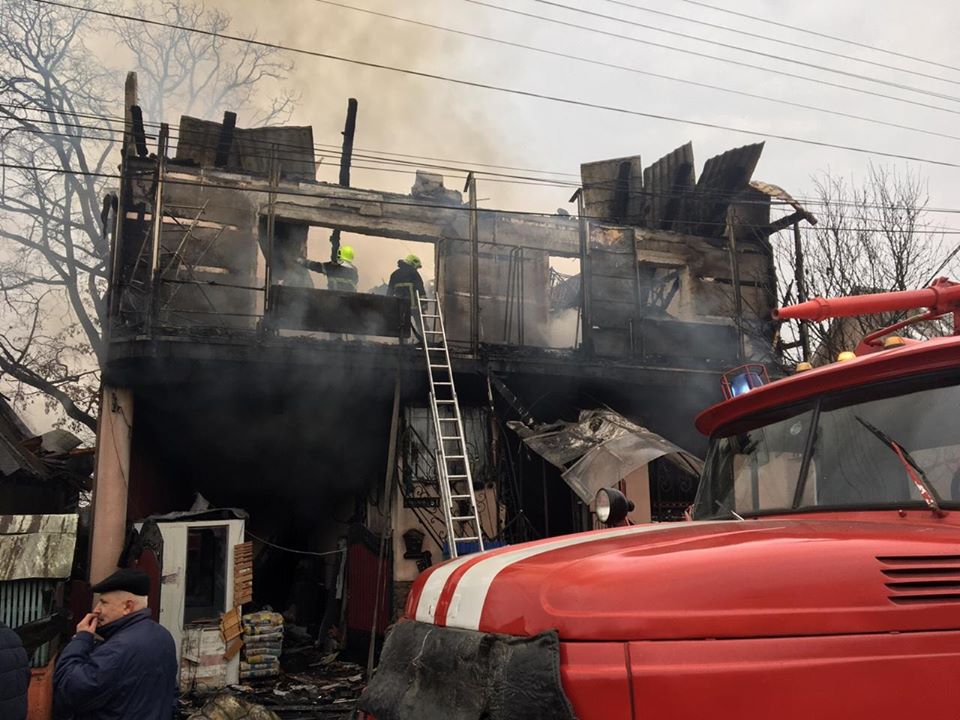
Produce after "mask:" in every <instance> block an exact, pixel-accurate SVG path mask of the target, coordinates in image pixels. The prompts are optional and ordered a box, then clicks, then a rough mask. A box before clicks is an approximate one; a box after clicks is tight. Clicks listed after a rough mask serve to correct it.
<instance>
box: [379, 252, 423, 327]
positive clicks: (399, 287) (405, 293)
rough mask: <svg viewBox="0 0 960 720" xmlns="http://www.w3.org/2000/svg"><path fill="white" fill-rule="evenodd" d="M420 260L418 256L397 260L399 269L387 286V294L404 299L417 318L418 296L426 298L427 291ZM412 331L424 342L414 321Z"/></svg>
mask: <svg viewBox="0 0 960 720" xmlns="http://www.w3.org/2000/svg"><path fill="white" fill-rule="evenodd" d="M420 268H421V263H420V258H418V257H417V256H416V255H407V256H406V257H405V258H403V260H397V269H396V270H394V271H393V273H391V275H390V282H389V284H388V285H387V294H388V295H391V296H393V297H397V298H402V299H404V300H406V301H408V302H409V303H410V315H411V317H413V318H416V317H417V313H418V309H417V295H420V296H421V297H426V295H427V291H426V290H425V289H424V287H423V278H422V277H420V272H419V271H420ZM411 329H412V330H413V334H414V335H415V336H416V338H417V340H419V341H420V342H423V338H422V337H421V333H420V330H419V328H417V321H416V320H414V321H413V323H412V325H411Z"/></svg>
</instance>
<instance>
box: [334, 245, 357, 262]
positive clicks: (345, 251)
mask: <svg viewBox="0 0 960 720" xmlns="http://www.w3.org/2000/svg"><path fill="white" fill-rule="evenodd" d="M354 257H356V255H355V253H354V252H353V248H352V247H351V246H350V245H344V246H343V247H341V248H340V252H338V253H337V260H346V261H347V262H353V258H354Z"/></svg>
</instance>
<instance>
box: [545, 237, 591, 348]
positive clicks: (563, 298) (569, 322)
mask: <svg viewBox="0 0 960 720" xmlns="http://www.w3.org/2000/svg"><path fill="white" fill-rule="evenodd" d="M549 264H550V286H549V288H548V300H549V313H548V317H547V325H546V328H545V329H544V333H543V336H544V340H545V343H544V344H545V345H546V347H550V348H564V349H565V348H575V347H577V346H579V344H580V319H581V314H582V310H581V307H580V306H581V304H582V299H583V298H582V296H581V290H580V259H579V258H569V257H556V256H550V258H549Z"/></svg>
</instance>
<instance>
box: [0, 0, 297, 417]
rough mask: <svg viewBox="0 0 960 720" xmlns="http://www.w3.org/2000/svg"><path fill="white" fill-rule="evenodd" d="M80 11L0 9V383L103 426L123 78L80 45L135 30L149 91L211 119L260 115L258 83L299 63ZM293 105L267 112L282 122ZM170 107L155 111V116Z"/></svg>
mask: <svg viewBox="0 0 960 720" xmlns="http://www.w3.org/2000/svg"><path fill="white" fill-rule="evenodd" d="M77 4H78V5H79V6H81V7H82V8H84V9H83V10H71V9H66V8H61V7H57V6H51V5H41V4H38V3H35V2H31V1H30V0H3V3H2V5H0V123H2V125H0V140H2V142H0V164H2V167H0V173H2V175H0V240H2V241H3V242H2V245H0V379H2V381H3V383H4V387H5V388H6V389H7V391H8V392H9V393H12V394H13V399H14V400H15V401H18V402H20V403H22V402H23V401H26V400H27V399H28V398H29V397H31V396H32V395H34V394H36V393H40V394H42V395H43V396H44V397H45V398H46V399H47V407H48V409H52V408H55V407H57V406H59V407H61V408H62V410H63V412H64V413H65V414H66V416H67V418H69V421H71V422H72V424H73V427H74V428H76V429H82V428H87V429H89V430H95V428H96V412H97V400H98V394H99V381H100V378H99V372H98V370H99V367H100V365H101V363H102V360H103V354H104V347H103V339H102V329H103V327H104V322H105V307H104V295H105V292H106V279H107V271H106V269H107V263H108V257H109V252H110V248H109V241H108V237H107V234H106V233H105V231H104V224H103V222H102V220H101V208H102V197H103V195H104V192H105V190H106V189H107V188H109V187H111V186H113V187H116V185H117V184H118V182H119V181H118V178H117V177H116V160H117V158H116V155H117V153H118V151H119V150H118V149H119V140H120V136H121V132H122V123H119V122H117V120H116V118H117V116H119V115H122V101H121V99H120V98H121V94H122V88H121V86H120V83H119V82H118V81H117V78H118V77H122V74H121V73H119V72H117V71H115V70H114V71H111V69H110V68H108V67H106V66H105V65H104V64H103V63H101V62H100V61H98V59H97V57H96V55H95V53H93V52H91V51H90V49H89V48H88V46H87V44H86V43H85V39H86V38H88V37H89V34H90V33H93V32H96V33H98V35H99V36H100V37H102V34H103V33H105V32H117V33H118V36H119V42H121V43H128V44H129V43H131V42H133V40H134V35H133V33H136V38H137V41H138V44H137V45H136V46H134V45H130V47H131V48H133V47H137V48H139V47H140V43H142V44H143V49H142V51H141V52H138V53H137V57H138V65H139V69H140V70H141V71H142V72H144V74H145V75H146V77H145V83H146V85H147V86H148V87H150V86H151V84H152V86H153V87H154V88H155V91H154V92H153V93H149V95H152V96H153V97H154V102H155V103H160V102H161V99H162V100H163V102H167V103H170V104H169V105H168V106H167V107H168V108H169V109H170V110H179V109H181V107H182V108H183V109H185V110H188V111H191V112H197V111H199V110H201V109H202V111H203V112H210V110H211V106H212V105H213V104H215V103H221V102H224V103H230V104H231V105H232V109H237V110H241V111H246V112H249V113H251V114H253V113H254V112H256V110H255V106H254V105H252V103H253V101H254V99H255V97H256V94H257V92H258V91H259V86H260V84H261V83H262V82H264V81H266V80H269V79H274V80H279V79H282V78H283V76H284V74H285V73H286V72H287V71H289V69H290V66H289V65H288V64H286V63H283V62H280V61H278V60H277V59H276V58H275V57H274V56H272V55H271V54H269V53H267V54H264V53H260V52H250V51H248V50H246V49H244V47H241V46H236V45H234V46H230V47H228V46H226V45H224V44H223V43H222V42H219V41H218V42H213V43H207V44H197V43H195V42H194V40H193V39H192V38H191V37H189V34H185V33H182V32H179V31H177V32H174V31H171V32H169V33H165V32H158V33H155V34H152V35H150V34H144V33H143V32H142V27H141V28H137V29H131V28H127V27H125V26H109V27H108V26H102V25H97V24H96V17H95V16H93V15H91V14H90V13H89V12H86V10H87V9H92V8H93V7H94V4H93V2H92V0H77ZM160 9H161V10H162V12H163V13H166V14H168V15H169V16H170V17H180V18H181V19H182V24H184V25H190V26H194V27H202V28H208V29H214V30H217V31H223V30H224V29H226V28H227V27H228V25H229V19H228V18H226V17H225V16H224V15H222V14H220V13H210V12H207V11H206V10H205V9H204V6H203V5H202V4H201V3H199V2H195V1H194V0H162V4H161V5H160ZM141 11H142V12H147V8H146V7H142V8H141ZM198 37H199V36H198ZM258 63H262V64H263V67H258V66H257V64H258ZM290 101H291V99H290V98H287V99H281V100H280V101H278V102H274V103H273V104H272V105H270V106H268V108H267V109H266V110H263V111H260V115H261V117H263V118H266V117H272V118H275V119H276V118H278V117H282V116H283V115H284V114H285V113H287V112H289V109H290V105H289V103H290ZM165 111H166V108H164V107H163V105H162V104H158V105H155V110H154V112H157V113H158V117H159V115H160V114H161V113H162V112H165Z"/></svg>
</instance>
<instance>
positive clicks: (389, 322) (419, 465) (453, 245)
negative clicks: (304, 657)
mask: <svg viewBox="0 0 960 720" xmlns="http://www.w3.org/2000/svg"><path fill="white" fill-rule="evenodd" d="M127 117H128V121H127V129H126V140H125V143H124V148H123V157H122V178H123V179H122V182H121V185H120V187H119V188H118V191H117V201H116V213H115V222H113V221H112V220H111V225H110V228H109V231H110V233H111V235H112V238H113V263H112V272H111V284H110V294H109V302H110V312H109V317H110V326H109V328H108V333H107V334H108V351H107V360H106V364H105V367H104V375H103V377H104V383H105V387H104V391H103V406H102V413H101V420H100V432H99V452H98V467H97V479H96V489H95V493H94V505H95V508H94V530H93V545H94V549H93V553H94V557H93V560H92V562H93V564H92V570H91V573H92V575H103V574H106V573H107V572H108V571H109V570H110V569H112V566H113V565H114V564H115V562H116V558H117V555H118V553H119V552H120V550H121V547H122V546H123V544H124V539H125V538H126V535H127V531H128V529H129V527H130V526H131V525H132V524H133V523H137V522H139V521H142V520H143V519H144V518H149V517H151V516H154V517H155V516H158V515H162V514H166V513H173V512H177V511H185V510H187V509H188V508H190V507H191V504H192V503H193V502H194V499H195V497H196V494H197V493H199V494H200V495H202V497H203V498H205V499H206V500H207V501H208V502H209V503H210V504H211V505H212V506H213V507H214V508H239V509H242V511H243V512H241V513H236V514H234V515H230V517H232V518H234V519H236V517H238V516H242V517H243V520H244V523H245V525H244V533H245V534H246V538H247V539H248V540H251V541H252V542H253V549H254V561H253V576H254V582H253V592H252V594H253V603H254V604H258V605H259V604H270V605H271V606H273V607H274V608H281V609H286V608H293V609H292V610H291V612H292V613H294V614H295V615H296V617H297V621H298V622H299V623H302V624H304V625H306V626H310V627H314V626H315V627H319V628H320V630H318V631H317V632H327V631H329V629H330V627H334V626H335V627H337V628H339V629H340V630H341V631H343V630H344V629H345V630H347V631H348V635H349V634H350V633H352V634H353V635H354V636H356V635H357V633H361V632H362V631H364V630H365V631H366V632H367V633H369V631H370V629H371V627H373V625H376V626H377V629H382V628H383V627H384V626H385V625H386V623H387V622H389V620H390V619H391V618H390V616H391V615H392V612H393V604H396V603H399V602H401V601H402V596H403V593H404V588H405V587H406V586H407V584H408V583H409V582H410V581H411V580H412V579H413V578H414V577H415V575H416V573H417V572H418V571H419V570H420V569H422V568H423V567H425V566H426V565H427V564H429V563H431V562H437V561H439V560H440V559H441V558H442V556H443V554H444V552H445V549H446V545H447V544H448V543H447V538H446V536H445V532H444V523H443V521H442V513H441V511H440V500H439V497H440V494H439V488H438V486H437V474H436V465H435V462H436V461H435V455H434V449H435V444H436V439H435V437H434V433H433V431H432V427H433V425H432V423H431V421H430V418H429V405H428V402H427V398H428V379H427V372H426V364H425V360H424V351H423V349H422V347H421V346H419V345H418V343H417V341H416V338H415V337H413V336H411V335H410V332H409V327H410V323H411V307H410V304H409V303H408V302H407V301H405V300H403V299H399V298H396V297H391V296H389V295H386V294H382V288H381V289H380V291H379V292H372V290H373V289H372V288H365V287H358V288H357V290H358V291H357V292H355V293H354V292H345V291H342V290H331V289H325V288H323V287H317V286H318V285H322V282H321V277H320V276H319V275H317V274H311V273H310V272H308V271H307V270H306V269H305V268H304V267H303V266H302V265H301V263H299V262H298V258H302V257H304V256H305V255H306V254H307V240H308V237H311V231H313V233H314V234H316V233H317V232H320V231H322V232H323V233H324V234H326V233H327V232H328V231H329V232H331V233H332V232H334V231H336V236H337V237H338V238H339V237H340V236H341V234H342V235H343V237H347V236H348V235H349V234H360V235H366V236H371V237H375V238H379V239H380V243H381V245H380V247H382V248H383V253H384V254H385V255H390V256H391V257H403V256H404V255H405V254H406V252H405V251H404V250H403V243H404V242H416V243H427V244H429V246H430V247H431V248H432V251H433V255H434V257H433V260H434V262H433V267H434V268H435V276H434V277H428V278H424V279H425V280H426V281H427V286H428V288H430V290H429V292H431V293H433V292H435V293H436V297H438V298H439V300H440V304H441V306H442V309H443V313H444V317H445V320H446V328H445V330H446V340H447V342H448V345H449V350H450V359H451V363H452V367H453V374H454V381H455V383H456V387H457V390H458V397H459V402H460V405H461V411H462V416H463V419H464V434H465V436H466V439H467V446H468V448H469V452H468V455H469V461H470V463H471V467H472V470H473V482H474V486H475V488H476V491H477V493H478V502H479V514H480V516H481V519H482V522H483V525H484V527H483V531H484V535H485V539H486V540H487V542H488V544H489V543H491V542H493V543H509V542H515V541H518V540H523V539H529V538H534V537H541V536H545V535H554V534H559V533H564V532H573V531H577V530H580V529H583V528H584V527H587V526H589V524H590V523H591V522H592V521H591V518H590V514H589V498H585V497H583V496H582V494H578V492H577V491H576V489H575V488H572V487H571V485H569V484H568V483H567V482H565V480H564V473H565V470H566V469H567V467H566V465H565V463H566V464H569V463H572V462H573V461H574V460H575V459H576V458H577V457H579V455H577V454H576V452H574V453H573V454H565V453H562V452H561V453H559V454H553V455H550V454H548V456H542V455H541V454H538V452H537V447H538V444H537V443H530V442H526V443H525V442H524V437H525V438H526V439H527V440H528V441H529V439H530V437H532V436H537V435H542V434H543V433H544V432H547V433H549V432H550V431H551V424H554V425H553V426H552V427H553V429H554V430H555V429H557V428H560V427H568V428H569V427H571V426H570V425H569V423H573V422H576V421H577V420H578V419H580V418H581V413H589V412H591V411H598V410H601V411H603V412H604V413H606V415H605V417H606V418H607V419H608V420H609V419H610V418H611V417H612V418H614V420H613V422H614V423H615V422H616V418H624V419H626V420H628V421H629V422H630V423H635V424H636V425H639V426H643V427H644V428H646V429H648V430H649V431H652V432H653V433H657V434H659V436H662V437H663V438H665V439H666V440H668V441H669V442H670V443H673V444H674V445H675V446H677V447H679V448H683V449H684V450H685V451H687V453H689V454H690V455H692V456H695V455H697V454H698V453H699V452H700V451H701V450H702V449H703V444H702V441H701V440H700V439H699V438H698V437H697V436H696V434H695V432H694V429H693V424H692V419H693V417H694V415H695V414H696V412H697V411H698V410H700V409H701V408H703V407H704V406H705V405H707V404H709V403H711V402H714V401H715V400H717V399H718V398H719V397H720V392H721V390H720V376H721V374H722V373H723V372H724V371H725V370H727V369H729V368H731V367H734V366H737V365H739V364H743V363H744V362H747V361H759V362H767V361H769V360H771V358H772V347H773V335H774V328H773V327H772V326H771V325H770V323H769V321H768V318H769V317H770V309H771V307H772V305H773V303H774V295H775V279H774V269H773V260H772V252H771V245H770V236H771V234H772V233H774V232H777V231H778V230H780V229H783V228H785V227H788V226H789V225H790V224H791V223H794V222H798V221H800V220H801V219H807V218H808V216H807V215H806V213H805V211H804V210H803V209H802V208H800V207H799V206H798V205H796V203H794V202H793V201H792V200H791V199H790V198H789V196H788V195H786V193H784V192H783V191H782V190H780V189H779V188H776V187H775V186H772V185H768V184H764V183H758V182H754V181H753V179H752V175H753V172H754V169H755V167H756V165H757V163H758V161H759V159H760V155H761V152H762V149H763V146H762V144H755V145H748V146H745V147H742V148H737V149H735V150H731V151H729V152H726V153H723V154H722V155H719V156H717V157H714V158H711V159H710V160H708V161H707V162H706V164H705V165H704V167H703V169H702V171H701V173H700V175H699V178H697V176H696V173H695V165H694V158H693V149H692V147H691V146H690V145H686V146H684V147H681V148H679V149H677V150H676V151H674V152H673V153H671V154H669V155H667V156H666V157H664V158H662V159H660V160H658V161H657V162H655V163H653V164H651V165H649V166H647V167H644V166H643V164H642V162H641V159H640V158H639V157H631V158H624V159H616V160H610V161H603V162H594V163H589V164H586V165H584V166H583V168H582V188H581V190H579V191H578V192H577V194H576V197H575V199H574V201H573V202H575V203H576V205H573V206H571V212H570V213H569V214H564V213H557V214H543V213H532V212H531V213H521V212H501V211H497V210H492V209H486V208H480V207H478V201H477V187H478V186H482V183H483V176H482V174H479V173H477V174H471V175H470V177H469V180H468V183H467V188H466V190H465V191H464V192H463V193H461V192H459V191H458V190H457V189H451V188H448V187H445V186H444V181H443V178H441V177H439V176H436V175H432V174H426V173H418V174H417V175H416V176H414V175H413V174H411V183H412V185H413V189H412V191H411V192H410V193H409V194H397V193H388V192H381V191H377V190H374V189H368V188H357V187H350V186H349V185H348V183H346V182H341V183H337V184H335V183H325V182H318V181H317V180H316V174H317V161H316V159H315V146H314V138H313V134H312V130H311V128H309V127H283V128H261V129H249V130H246V129H241V128H238V127H236V124H235V116H233V115H232V114H230V113H228V114H227V115H226V116H225V118H224V122H222V123H214V122H205V121H200V120H195V119H192V118H187V117H184V118H182V119H181V121H180V126H179V128H178V129H172V128H168V127H166V126H162V127H161V128H160V131H159V133H158V134H157V136H156V138H155V139H154V138H149V139H148V137H147V136H146V133H145V131H144V125H143V121H142V119H141V118H140V115H139V110H138V109H137V102H136V89H135V79H133V78H131V80H130V81H128V88H127ZM149 120H150V119H149V118H148V119H147V121H148V122H149ZM148 141H149V146H148ZM350 142H351V143H352V137H351V138H350ZM343 163H344V166H342V168H341V169H342V170H349V153H348V152H345V153H344V156H343ZM341 179H342V178H341ZM565 195H568V193H565ZM558 200H560V202H565V201H567V200H568V197H567V196H564V197H560V198H558ZM772 205H775V206H779V207H784V208H786V209H787V216H786V217H785V218H784V219H781V220H777V221H774V222H771V206H772ZM111 218H112V215H111ZM316 229H320V231H318V230H316ZM558 268H559V269H558ZM414 314H415V313H414ZM413 320H414V322H417V319H416V318H414V319H413ZM584 418H586V420H587V422H588V424H589V415H585V416H584ZM517 422H519V423H520V426H522V428H525V431H524V432H523V433H521V434H518V433H516V432H514V430H512V429H510V427H509V426H508V423H517ZM557 423H560V425H558V424H557ZM562 423H568V425H566V426H563V425H562ZM514 427H516V425H514ZM521 435H524V437H521ZM590 442H594V441H590ZM590 442H587V443H586V445H589V444H590ZM595 442H599V440H596V441H595ZM539 447H542V444H541V445H539ZM580 454H581V455H582V453H580ZM557 458H560V459H559V460H558V459H557ZM694 471H695V464H694V466H690V464H689V463H688V464H687V465H684V464H683V463H670V462H662V463H659V464H658V463H654V464H653V465H651V466H649V467H647V466H644V467H643V468H640V469H638V470H637V471H636V473H634V472H633V471H632V470H631V473H632V480H631V484H630V485H629V490H630V492H631V493H635V494H637V493H638V494H641V495H643V499H642V500H643V501H642V502H638V507H642V508H644V510H643V512H644V513H645V514H646V517H645V518H642V519H651V518H653V519H671V518H676V517H679V515H680V514H681V512H682V509H683V507H684V506H685V505H686V504H687V503H689V502H690V501H691V499H692V497H693V493H694V491H695V486H696V479H695V476H694V474H693V473H694ZM617 480H621V481H624V480H625V478H617ZM194 509H195V510H196V509H197V508H196V507H195V508H194ZM204 512H205V513H207V514H201V515H200V516H195V515H193V516H191V515H187V516H174V517H176V519H178V520H183V519H184V518H186V519H187V520H189V518H191V517H200V518H203V520H202V523H203V524H202V525H201V526H198V527H197V529H196V532H193V531H191V530H188V531H187V532H188V536H187V538H186V540H185V543H186V545H185V551H184V557H185V558H186V560H185V561H184V562H185V563H186V564H187V567H186V568H183V567H180V568H179V570H177V571H176V572H180V573H182V574H184V575H185V577H186V582H187V584H188V585H189V583H190V582H192V581H194V580H195V581H196V582H197V583H200V584H201V585H202V587H199V586H198V587H196V588H190V587H187V588H186V589H185V591H184V592H185V595H184V596H185V598H186V601H185V602H186V603H187V604H189V603H190V602H195V603H200V604H201V605H203V606H204V607H214V606H216V607H222V608H227V607H229V606H230V605H231V603H232V601H231V599H229V598H228V597H227V596H228V595H230V594H231V592H233V590H231V588H233V585H232V584H231V583H232V582H233V581H232V579H231V578H229V577H228V576H229V575H230V573H229V572H228V573H227V577H224V576H223V572H222V571H220V570H216V571H214V565H215V564H216V563H222V562H223V561H224V560H226V559H229V557H231V555H230V553H231V552H232V550H231V549H230V547H228V546H229V545H230V543H231V542H232V540H230V539H229V538H232V537H233V535H230V534H229V533H227V532H226V531H224V532H222V533H217V532H213V531H212V530H211V528H214V527H215V526H216V522H217V520H216V519H214V520H211V519H210V518H211V517H213V518H218V517H226V516H225V515H218V514H216V513H214V514H213V515H210V514H209V513H210V512H211V511H210V510H204ZM167 520H168V521H170V517H168V518H167ZM161 522H162V520H161ZM225 522H226V521H225ZM211 523H212V524H211ZM231 532H232V531H231ZM161 546H162V543H160V544H159V546H158V545H157V544H154V546H152V547H153V551H154V556H155V557H154V560H153V562H154V563H155V564H156V565H157V567H158V568H159V569H158V570H157V572H158V574H159V575H160V576H163V577H164V582H167V581H168V580H169V577H168V575H169V572H168V566H169V563H167V562H166V560H165V559H163V558H159V557H156V556H157V555H161V554H163V553H164V552H165V551H164V550H163V548H162V547H161ZM144 547H145V546H144V545H143V544H142V543H141V546H138V548H137V550H138V551H141V550H143V548H144ZM291 550H296V551H298V552H299V553H301V554H298V553H293V552H289V551H291ZM303 553H306V554H303ZM130 557H131V556H130V555H129V553H128V558H127V559H128V560H130ZM190 563H194V564H195V566H196V567H199V566H200V564H204V563H205V564H206V565H204V567H205V568H207V569H206V571H205V572H197V571H196V567H195V569H194V571H193V572H191V569H190V567H189V565H190ZM207 566H209V567H207ZM171 572H172V571H171ZM208 576H212V577H214V581H213V582H211V581H210V579H209V577H208ZM95 579H98V578H95ZM192 579H193V580H192ZM228 586H229V587H228ZM191 598H193V599H192V600H191ZM211 598H212V599H213V602H211ZM188 615H189V613H188ZM195 616H196V615H195V614H194V615H193V617H195ZM374 616H376V622H375V623H374V622H373V618H374Z"/></svg>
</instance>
